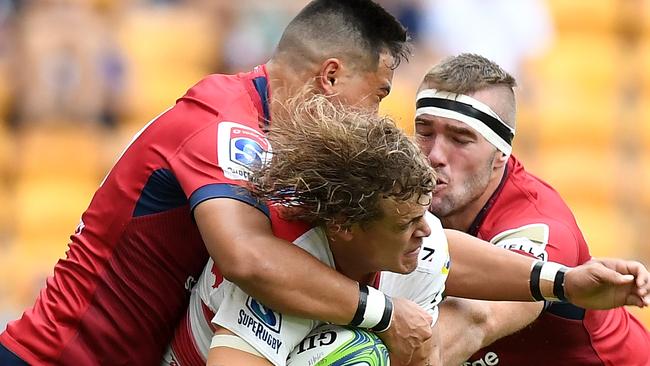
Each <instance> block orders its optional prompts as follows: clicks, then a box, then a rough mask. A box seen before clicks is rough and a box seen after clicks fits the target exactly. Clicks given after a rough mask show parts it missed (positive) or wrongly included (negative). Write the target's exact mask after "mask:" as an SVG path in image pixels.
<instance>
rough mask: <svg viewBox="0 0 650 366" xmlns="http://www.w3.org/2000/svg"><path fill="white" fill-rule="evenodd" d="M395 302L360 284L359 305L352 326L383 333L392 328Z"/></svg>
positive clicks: (379, 292) (351, 322)
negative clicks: (391, 322)
mask: <svg viewBox="0 0 650 366" xmlns="http://www.w3.org/2000/svg"><path fill="white" fill-rule="evenodd" d="M392 317H393V302H392V300H391V299H390V298H389V297H388V296H386V295H384V293H382V292H381V291H379V290H377V289H375V288H372V287H369V286H366V285H362V284H359V304H358V305H357V311H356V312H355V313H354V317H353V318H352V320H351V321H350V325H351V326H353V327H359V328H368V329H372V330H375V331H377V332H382V331H384V330H386V329H388V327H390V321H391V319H392Z"/></svg>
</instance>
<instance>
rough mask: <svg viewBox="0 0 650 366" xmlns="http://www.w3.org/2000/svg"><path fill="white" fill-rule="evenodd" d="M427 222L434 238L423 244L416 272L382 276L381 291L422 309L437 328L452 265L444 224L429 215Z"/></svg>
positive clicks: (429, 238) (431, 237)
mask: <svg viewBox="0 0 650 366" xmlns="http://www.w3.org/2000/svg"><path fill="white" fill-rule="evenodd" d="M426 219H427V223H428V224H429V227H430V228H431V235H429V236H428V237H427V238H425V239H424V240H423V243H422V247H421V250H420V254H419V257H418V266H417V268H416V270H415V271H413V272H411V273H409V274H398V273H392V272H382V273H381V280H380V283H379V289H380V290H381V291H383V292H384V293H385V294H387V295H389V296H392V297H402V298H406V299H409V300H411V301H413V302H415V303H416V304H418V305H420V306H421V307H422V308H424V309H425V310H426V311H427V312H428V313H429V314H430V315H431V316H432V317H433V321H432V323H431V325H434V324H435V323H436V321H437V319H438V304H440V302H441V301H442V295H443V292H444V290H445V282H446V280H447V275H448V273H449V267H450V264H451V262H450V258H449V249H448V245H447V237H446V235H445V232H444V230H443V228H442V225H441V224H440V221H439V220H438V219H437V218H436V217H435V216H433V215H431V214H429V213H427V217H426Z"/></svg>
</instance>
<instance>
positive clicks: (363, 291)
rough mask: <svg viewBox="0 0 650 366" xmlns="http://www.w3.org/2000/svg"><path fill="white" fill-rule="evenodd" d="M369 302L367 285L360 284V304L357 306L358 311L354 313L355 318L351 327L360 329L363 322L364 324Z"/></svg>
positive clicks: (351, 322)
mask: <svg viewBox="0 0 650 366" xmlns="http://www.w3.org/2000/svg"><path fill="white" fill-rule="evenodd" d="M367 302H368V287H367V286H366V285H362V284H359V304H358V305H357V311H356V312H355V313H354V317H353V318H352V320H351V321H350V325H351V326H353V327H358V326H359V324H361V322H363V315H364V314H365V313H366V305H367Z"/></svg>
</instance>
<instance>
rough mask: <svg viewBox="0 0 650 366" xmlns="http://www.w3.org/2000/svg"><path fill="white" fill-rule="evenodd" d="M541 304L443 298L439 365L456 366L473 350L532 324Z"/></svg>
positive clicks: (473, 351)
mask: <svg viewBox="0 0 650 366" xmlns="http://www.w3.org/2000/svg"><path fill="white" fill-rule="evenodd" d="M542 309H543V303H541V302H536V303H523V302H491V301H480V300H467V299H459V298H447V299H445V300H444V301H443V302H442V304H440V316H439V318H438V324H439V326H440V327H441V328H442V329H444V330H445V331H444V332H443V333H442V334H441V338H442V339H441V346H440V348H441V349H442V360H443V362H442V364H443V365H459V364H461V363H462V362H464V361H465V360H467V359H469V357H471V356H472V355H473V354H474V353H475V352H476V351H478V350H480V349H481V348H484V347H486V346H488V345H490V344H492V343H493V342H494V341H496V340H497V339H499V338H503V337H505V336H507V335H510V334H512V333H514V332H516V331H518V330H520V329H522V328H524V327H525V326H527V325H528V324H530V323H532V322H533V321H534V320H535V319H537V317H538V316H539V314H540V313H541V311H542Z"/></svg>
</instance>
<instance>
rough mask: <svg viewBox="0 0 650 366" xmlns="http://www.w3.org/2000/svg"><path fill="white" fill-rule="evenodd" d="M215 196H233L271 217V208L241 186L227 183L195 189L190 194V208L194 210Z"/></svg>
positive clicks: (232, 197)
mask: <svg viewBox="0 0 650 366" xmlns="http://www.w3.org/2000/svg"><path fill="white" fill-rule="evenodd" d="M213 198H231V199H234V200H237V201H241V202H244V203H248V204H249V205H251V206H253V207H255V208H257V209H258V210H260V211H262V212H263V213H264V214H265V215H266V216H267V217H269V218H270V217H271V213H270V212H269V208H268V207H266V205H265V204H263V203H262V202H260V201H259V200H257V199H256V198H255V197H253V196H251V194H250V192H248V191H247V190H246V189H244V188H242V187H240V186H237V185H234V184H226V183H215V184H208V185H207V186H203V187H201V188H199V189H197V190H196V191H194V193H192V195H191V196H190V209H191V210H192V211H194V208H195V207H196V206H197V205H198V204H199V203H201V202H203V201H207V200H210V199H213Z"/></svg>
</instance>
